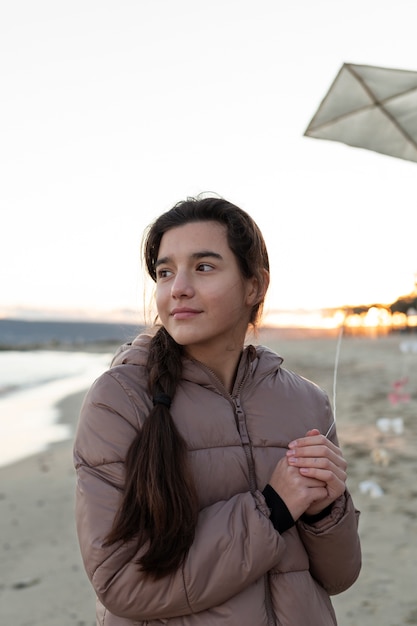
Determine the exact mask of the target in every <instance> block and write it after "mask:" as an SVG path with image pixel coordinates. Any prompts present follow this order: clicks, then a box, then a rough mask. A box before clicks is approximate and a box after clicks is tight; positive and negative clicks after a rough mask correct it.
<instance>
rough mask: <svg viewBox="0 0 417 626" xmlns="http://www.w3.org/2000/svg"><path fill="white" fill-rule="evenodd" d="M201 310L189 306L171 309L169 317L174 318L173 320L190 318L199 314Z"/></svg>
mask: <svg viewBox="0 0 417 626" xmlns="http://www.w3.org/2000/svg"><path fill="white" fill-rule="evenodd" d="M200 312H201V311H197V309H189V308H183V309H173V310H172V311H171V317H173V318H174V320H187V319H190V318H191V317H195V316H196V315H199V313H200Z"/></svg>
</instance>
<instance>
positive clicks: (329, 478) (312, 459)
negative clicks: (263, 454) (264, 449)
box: [280, 429, 347, 515]
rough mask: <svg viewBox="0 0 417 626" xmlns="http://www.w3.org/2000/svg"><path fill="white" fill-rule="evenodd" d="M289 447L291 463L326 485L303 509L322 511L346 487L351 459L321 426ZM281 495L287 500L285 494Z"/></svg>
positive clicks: (302, 475)
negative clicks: (322, 430)
mask: <svg viewBox="0 0 417 626" xmlns="http://www.w3.org/2000/svg"><path fill="white" fill-rule="evenodd" d="M288 448H289V449H288V451H287V461H288V464H289V466H291V467H292V468H297V469H298V471H299V474H300V476H301V477H302V478H305V479H306V480H308V481H311V480H316V481H319V482H320V483H321V484H322V485H323V487H322V488H321V489H320V497H319V498H317V499H314V501H312V502H311V503H310V504H309V505H308V506H307V508H306V509H305V510H304V511H303V513H307V515H315V514H317V513H320V511H322V510H323V509H325V508H326V507H327V506H329V504H331V503H332V502H334V501H335V500H336V499H337V498H338V497H339V496H341V495H342V494H343V493H344V491H345V489H346V478H347V474H346V468H347V463H346V461H345V459H344V458H343V455H342V451H341V449H340V448H338V447H337V446H336V445H335V444H334V443H332V442H331V441H329V439H327V438H326V437H325V436H324V435H322V434H320V431H318V430H317V429H313V430H309V431H308V432H307V434H306V436H305V437H303V438H300V439H296V440H295V441H292V442H291V443H290V444H289V446H288ZM309 484H310V483H309ZM280 495H281V494H280ZM317 495H318V493H317ZM281 497H282V498H283V500H284V501H285V498H284V497H283V496H282V495H281ZM287 506H288V504H287ZM290 512H291V511H290Z"/></svg>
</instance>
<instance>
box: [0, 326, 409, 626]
mask: <svg viewBox="0 0 417 626" xmlns="http://www.w3.org/2000/svg"><path fill="white" fill-rule="evenodd" d="M258 341H259V343H264V344H266V345H270V346H271V347H273V348H274V349H275V350H276V351H277V352H278V353H279V354H281V355H282V356H283V357H284V360H285V363H284V365H285V366H286V367H288V368H289V369H293V370H295V371H297V372H298V373H300V374H302V375H304V376H306V377H307V378H310V379H312V380H314V381H315V382H316V383H317V384H319V385H320V386H321V387H323V388H324V389H325V390H326V391H327V392H328V394H329V396H330V399H331V400H332V401H333V397H334V364H335V354H336V346H337V338H336V337H334V336H333V337H324V338H323V337H314V336H311V335H306V336H303V335H302V336H301V338H300V337H298V338H295V337H292V336H290V335H288V334H285V333H280V332H279V331H274V332H263V333H261V335H260V337H259V339H258ZM406 379H408V380H407V382H405V381H406ZM396 381H401V382H400V384H398V385H397V386H396V387H395V385H394V383H395V382H396ZM390 393H391V400H390V399H389V394H390ZM407 393H408V394H410V397H407V395H406V394H407ZM83 396H84V392H82V393H77V394H75V395H72V396H70V397H68V398H65V399H64V400H63V401H62V402H61V403H60V405H59V409H60V416H61V417H60V419H61V421H62V422H63V423H66V424H69V425H70V426H71V428H72V430H73V431H74V429H75V425H76V421H77V418H78V412H79V408H80V405H81V402H82V398H83ZM335 399H336V421H337V430H338V435H339V439H340V443H341V445H342V448H343V450H344V454H345V458H346V459H347V461H348V464H349V481H348V486H349V489H350V491H351V493H352V495H353V498H354V501H355V504H356V506H357V508H359V509H360V510H361V520H360V535H361V541H362V550H363V569H362V573H361V575H360V578H359V580H358V581H357V583H356V584H355V585H354V586H353V587H352V588H351V589H350V590H348V591H347V592H345V593H343V594H341V595H340V596H336V597H334V598H333V603H334V606H335V609H336V613H337V616H338V622H339V626H359V625H360V626H376V625H378V626H400V625H403V624H404V625H406V624H417V593H416V589H417V541H416V539H417V484H416V476H417V453H416V452H417V335H395V336H394V335H392V336H385V337H379V338H377V337H374V338H372V337H361V338H354V337H344V338H343V339H342V342H341V344H340V358H339V363H338V369H337V378H336V394H335ZM381 418H385V420H384V421H382V422H378V420H381ZM74 484H75V473H74V469H73V465H72V440H68V441H66V442H62V443H59V444H55V445H53V446H51V447H50V448H49V449H48V450H47V451H45V452H43V453H41V454H38V455H35V456H33V457H30V458H27V459H25V460H23V461H20V462H18V463H15V464H13V465H10V466H6V467H3V468H0V537H1V546H0V623H1V624H2V625H3V624H4V625H5V626H6V624H7V625H9V626H94V624H95V616H94V593H93V591H92V588H91V587H90V584H89V582H88V580H87V577H86V575H85V573H84V570H83V566H82V563H81V558H80V555H79V551H78V544H77V539H76V534H75V524H74V512H73V509H74ZM307 601H308V599H307ZM254 626H255V625H254ZM306 626H308V624H306Z"/></svg>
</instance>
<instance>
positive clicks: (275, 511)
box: [262, 485, 295, 534]
mask: <svg viewBox="0 0 417 626" xmlns="http://www.w3.org/2000/svg"><path fill="white" fill-rule="evenodd" d="M262 495H263V497H264V498H265V502H266V505H267V507H268V508H269V509H270V511H271V515H270V520H271V522H272V523H273V525H274V528H275V530H277V531H278V532H279V533H280V534H282V533H284V532H285V531H286V530H288V529H289V528H291V527H292V526H294V524H295V522H294V520H293V517H292V515H291V513H290V512H289V510H288V508H287V505H286V504H285V502H284V500H283V499H282V498H281V497H280V496H279V495H278V494H277V492H276V491H275V489H274V488H273V487H271V485H267V486H266V487H265V489H264V490H263V491H262Z"/></svg>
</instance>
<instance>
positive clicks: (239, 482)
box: [74, 198, 361, 626]
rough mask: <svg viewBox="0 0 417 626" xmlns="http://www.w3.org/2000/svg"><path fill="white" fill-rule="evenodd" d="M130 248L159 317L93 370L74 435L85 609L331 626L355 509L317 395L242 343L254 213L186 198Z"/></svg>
mask: <svg viewBox="0 0 417 626" xmlns="http://www.w3.org/2000/svg"><path fill="white" fill-rule="evenodd" d="M144 260H145V264H146V267H147V270H148V272H149V274H150V276H151V277H152V278H153V280H154V281H155V283H156V305H157V311H158V324H156V325H155V328H154V329H153V330H152V331H151V332H149V334H141V335H139V337H137V338H136V339H135V340H134V341H133V343H132V344H131V345H126V346H124V347H122V348H121V350H120V351H119V353H118V354H117V355H116V357H115V359H114V362H113V364H112V367H111V369H110V370H109V371H108V372H106V373H104V374H103V375H102V376H101V377H100V378H98V380H97V381H96V382H95V383H94V384H93V386H92V388H91V389H90V391H89V393H88V394H87V396H86V398H85V401H84V404H83V407H82V410H81V415H80V420H79V426H78V430H77V434H76V440H75V447H74V453H75V465H76V469H77V473H78V481H77V494H76V517H77V529H78V536H79V542H80V547H81V552H82V556H83V560H84V564H85V568H86V571H87V574H88V576H89V578H90V581H91V583H92V585H93V587H94V589H95V592H96V594H97V624H102V625H105V626H128V625H130V626H133V625H136V626H138V625H144V624H146V625H151V626H156V625H158V624H169V625H170V626H212V625H216V626H217V625H222V626H232V625H233V626H273V625H275V626H334V625H335V624H336V617H335V614H334V611H333V608H332V605H331V601H330V597H329V596H330V595H332V594H337V593H340V592H342V591H344V590H345V589H347V588H348V587H350V586H351V585H352V584H353V582H354V581H355V580H356V578H357V576H358V574H359V571H360V566H361V554H360V543H359V538H358V532H357V521H358V515H359V514H358V512H357V511H356V510H355V508H354V505H353V503H352V500H351V497H350V495H349V493H348V491H347V489H346V462H345V460H344V458H343V456H342V452H341V450H340V448H339V446H338V443H337V436H336V432H335V428H332V430H331V434H330V435H329V437H328V438H326V437H325V436H324V434H323V433H327V431H328V430H329V428H330V426H331V424H332V420H333V417H332V411H331V408H330V405H329V401H328V398H327V396H326V394H325V393H324V392H323V391H322V390H321V389H319V388H318V387H317V386H316V385H314V384H313V383H312V382H309V381H307V380H305V379H304V378H302V377H300V376H298V375H296V374H295V373H293V372H290V371H288V370H286V369H284V368H283V367H282V358H280V357H279V356H277V355H276V354H275V353H274V352H272V351H271V350H270V349H268V348H266V347H262V346H252V345H246V346H245V338H246V334H247V331H248V329H249V328H250V327H256V324H257V322H258V320H259V316H260V314H261V310H262V304H263V301H264V297H265V293H266V290H267V288H268V282H269V263H268V255H267V250H266V247H265V243H264V240H263V238H262V235H261V233H260V231H259V229H258V227H257V226H256V224H255V223H254V221H253V220H252V219H251V218H250V217H249V215H247V214H246V213H245V212H244V211H242V210H241V209H239V208H238V207H236V206H234V205H232V204H230V203H229V202H227V201H225V200H222V199H219V198H204V199H189V200H187V201H185V202H181V203H179V204H177V205H176V206H174V208H173V209H171V210H170V211H168V212H166V213H164V214H163V215H161V216H160V217H159V218H158V219H157V220H156V221H155V222H154V223H153V224H152V225H151V227H150V228H149V230H148V231H147V233H146V238H145V240H144Z"/></svg>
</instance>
